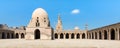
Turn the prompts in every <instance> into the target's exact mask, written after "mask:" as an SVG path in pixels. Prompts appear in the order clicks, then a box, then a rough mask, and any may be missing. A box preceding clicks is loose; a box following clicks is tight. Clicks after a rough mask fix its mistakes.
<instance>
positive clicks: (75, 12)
mask: <svg viewBox="0 0 120 48" xmlns="http://www.w3.org/2000/svg"><path fill="white" fill-rule="evenodd" d="M71 13H72V14H79V13H80V10H79V9H74V10H72V12H71Z"/></svg>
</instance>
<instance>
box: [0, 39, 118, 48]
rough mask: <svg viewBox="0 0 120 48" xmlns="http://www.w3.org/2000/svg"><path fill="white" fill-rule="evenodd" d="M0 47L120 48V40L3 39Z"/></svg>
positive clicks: (0, 41)
mask: <svg viewBox="0 0 120 48" xmlns="http://www.w3.org/2000/svg"><path fill="white" fill-rule="evenodd" d="M0 48H120V41H111V40H88V39H83V40H72V39H71V40H67V39H66V40H25V39H1V40H0Z"/></svg>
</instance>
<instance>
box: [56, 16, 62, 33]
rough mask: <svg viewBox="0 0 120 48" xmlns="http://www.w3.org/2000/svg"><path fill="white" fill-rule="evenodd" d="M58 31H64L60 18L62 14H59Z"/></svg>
mask: <svg viewBox="0 0 120 48" xmlns="http://www.w3.org/2000/svg"><path fill="white" fill-rule="evenodd" d="M56 31H62V21H61V19H60V14H58V22H57V25H56Z"/></svg>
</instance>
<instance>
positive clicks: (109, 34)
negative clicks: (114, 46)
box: [108, 29, 111, 40]
mask: <svg viewBox="0 0 120 48" xmlns="http://www.w3.org/2000/svg"><path fill="white" fill-rule="evenodd" d="M108 37H109V38H108V39H109V40H111V33H110V29H109V31H108Z"/></svg>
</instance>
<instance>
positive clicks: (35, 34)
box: [25, 8, 52, 39]
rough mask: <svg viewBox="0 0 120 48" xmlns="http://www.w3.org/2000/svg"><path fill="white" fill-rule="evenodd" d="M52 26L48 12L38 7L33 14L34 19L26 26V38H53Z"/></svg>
mask: <svg viewBox="0 0 120 48" xmlns="http://www.w3.org/2000/svg"><path fill="white" fill-rule="evenodd" d="M51 38H52V28H51V27H50V21H49V18H48V14H47V12H46V11H45V10H44V9H42V8H37V9H35V10H34V12H33V14H32V19H31V20H30V22H29V24H28V25H27V27H26V36H25V39H51Z"/></svg>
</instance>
